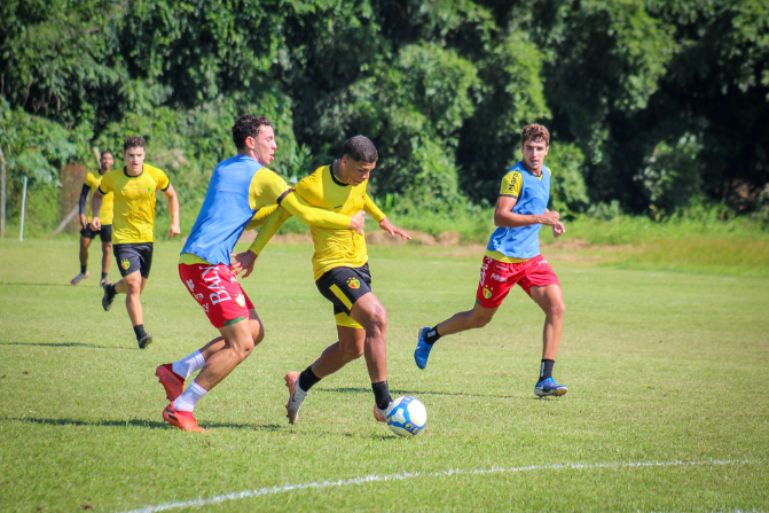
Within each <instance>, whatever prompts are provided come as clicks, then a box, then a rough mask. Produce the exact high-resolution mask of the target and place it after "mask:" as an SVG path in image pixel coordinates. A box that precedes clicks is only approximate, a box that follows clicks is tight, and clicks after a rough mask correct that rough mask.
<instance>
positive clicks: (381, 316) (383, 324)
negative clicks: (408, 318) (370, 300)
mask: <svg viewBox="0 0 769 513" xmlns="http://www.w3.org/2000/svg"><path fill="white" fill-rule="evenodd" d="M370 318H371V324H372V326H373V328H374V329H377V330H380V331H384V330H386V329H387V310H385V307H384V306H382V305H377V307H376V308H374V309H373V310H372V312H371V315H370Z"/></svg>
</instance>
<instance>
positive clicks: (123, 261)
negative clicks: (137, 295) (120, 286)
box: [120, 258, 131, 271]
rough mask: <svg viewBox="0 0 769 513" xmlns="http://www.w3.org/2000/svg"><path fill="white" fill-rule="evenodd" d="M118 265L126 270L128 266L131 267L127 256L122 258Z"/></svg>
mask: <svg viewBox="0 0 769 513" xmlns="http://www.w3.org/2000/svg"><path fill="white" fill-rule="evenodd" d="M120 267H122V268H123V270H124V271H127V270H128V268H129V267H131V262H129V261H128V259H127V258H124V259H123V260H121V261H120Z"/></svg>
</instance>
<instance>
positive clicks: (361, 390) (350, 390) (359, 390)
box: [313, 387, 514, 399]
mask: <svg viewBox="0 0 769 513" xmlns="http://www.w3.org/2000/svg"><path fill="white" fill-rule="evenodd" d="M313 390H315V389H313ZM317 390H319V391H324V392H336V393H340V394H371V393H372V392H371V389H370V388H365V387H337V388H318V389H317ZM390 393H391V395H392V396H393V398H394V397H396V396H402V395H413V396H425V395H440V396H447V397H451V396H454V397H497V398H500V399H511V398H513V397H514V396H513V395H505V394H472V393H469V392H442V391H440V390H403V389H400V388H398V389H393V390H390Z"/></svg>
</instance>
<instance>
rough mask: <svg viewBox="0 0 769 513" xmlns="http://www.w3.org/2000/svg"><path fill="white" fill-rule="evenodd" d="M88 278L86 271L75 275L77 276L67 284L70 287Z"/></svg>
mask: <svg viewBox="0 0 769 513" xmlns="http://www.w3.org/2000/svg"><path fill="white" fill-rule="evenodd" d="M88 276H90V274H88V271H86V272H85V273H77V275H76V276H75V277H74V278H72V279H71V280H69V284H70V285H77V284H78V283H80V282H81V281H83V280H85V279H86V278H88Z"/></svg>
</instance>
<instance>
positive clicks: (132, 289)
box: [125, 280, 144, 296]
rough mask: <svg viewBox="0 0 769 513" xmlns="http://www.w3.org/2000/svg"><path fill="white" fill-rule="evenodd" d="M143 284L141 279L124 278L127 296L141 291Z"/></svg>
mask: <svg viewBox="0 0 769 513" xmlns="http://www.w3.org/2000/svg"><path fill="white" fill-rule="evenodd" d="M143 288H144V284H143V283H142V282H141V280H125V289H126V294H128V295H129V296H132V295H135V294H139V293H141V291H142V289H143Z"/></svg>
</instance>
